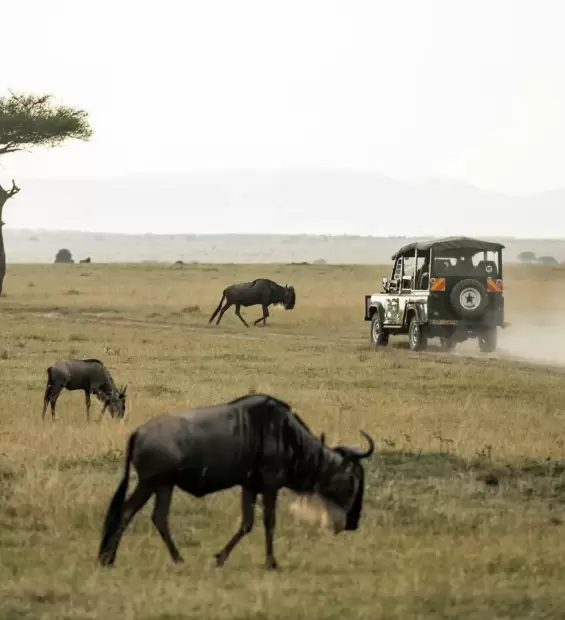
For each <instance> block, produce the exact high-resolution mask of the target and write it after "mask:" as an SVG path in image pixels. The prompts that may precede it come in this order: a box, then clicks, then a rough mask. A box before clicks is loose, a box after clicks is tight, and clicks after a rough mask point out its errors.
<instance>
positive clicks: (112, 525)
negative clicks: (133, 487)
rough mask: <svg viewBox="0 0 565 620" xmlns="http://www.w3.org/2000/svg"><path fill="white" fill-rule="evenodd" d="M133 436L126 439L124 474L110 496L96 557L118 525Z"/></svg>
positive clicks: (127, 477) (123, 499)
mask: <svg viewBox="0 0 565 620" xmlns="http://www.w3.org/2000/svg"><path fill="white" fill-rule="evenodd" d="M135 437H136V434H135V433H132V434H131V435H130V437H129V439H128V443H127V448H126V459H125V467H124V476H123V478H122V481H121V482H120V484H119V486H118V488H117V489H116V492H115V493H114V497H112V501H111V502H110V506H109V507H108V512H107V513H106V518H105V519H104V527H103V529H102V540H101V542H100V549H99V550H98V558H100V557H101V556H102V554H103V553H104V551H105V549H106V546H107V545H108V543H109V541H110V539H111V538H112V536H113V535H114V534H115V533H116V531H117V530H118V528H119V527H120V521H121V518H122V509H123V506H124V502H125V499H126V493H127V490H128V483H129V470H130V465H131V457H132V454H133V448H134V445H135Z"/></svg>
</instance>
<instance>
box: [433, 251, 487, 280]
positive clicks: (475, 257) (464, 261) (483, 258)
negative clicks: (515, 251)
mask: <svg viewBox="0 0 565 620" xmlns="http://www.w3.org/2000/svg"><path fill="white" fill-rule="evenodd" d="M498 272H499V268H498V254H497V253H496V252H486V251H483V250H481V251H480V252H471V253H466V252H463V251H461V250H452V251H450V252H442V254H441V255H440V256H436V258H435V259H434V275H437V276H448V275H453V276H466V275H468V276H473V275H477V276H478V275H487V276H496V275H498Z"/></svg>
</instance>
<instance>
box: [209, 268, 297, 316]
mask: <svg viewBox="0 0 565 620" xmlns="http://www.w3.org/2000/svg"><path fill="white" fill-rule="evenodd" d="M224 299H225V300H226V304H225V306H224V307H223V308H222V304H223V303H224ZM295 303H296V293H295V292H294V286H286V285H285V286H281V285H280V284H277V283H276V282H273V281H272V280H267V279H266V278H259V279H258V280H253V282H242V283H241V284H232V285H231V286H228V287H227V288H225V289H224V290H223V291H222V298H221V299H220V303H219V304H218V307H217V308H216V309H215V310H214V314H212V316H211V317H210V320H209V321H208V323H211V322H212V321H213V320H214V317H215V316H216V315H217V314H218V312H219V313H220V316H218V320H217V321H216V325H219V324H220V321H221V320H222V317H223V316H224V313H225V311H226V310H227V309H228V308H229V307H230V306H235V313H236V315H237V316H238V317H239V318H240V319H241V321H242V322H243V324H244V325H245V326H246V327H249V325H248V324H247V323H246V321H245V319H244V318H243V317H242V316H241V306H244V307H247V306H257V305H261V306H263V316H262V317H261V318H260V319H257V320H256V321H254V323H253V325H257V323H259V322H260V321H263V325H266V324H267V317H268V316H269V306H270V305H271V304H275V305H279V304H282V305H283V306H284V309H285V310H292V309H293V308H294V304H295ZM220 308H221V311H220Z"/></svg>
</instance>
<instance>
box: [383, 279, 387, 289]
mask: <svg viewBox="0 0 565 620" xmlns="http://www.w3.org/2000/svg"><path fill="white" fill-rule="evenodd" d="M383 288H384V290H385V291H386V290H387V288H388V278H387V277H384V278H383Z"/></svg>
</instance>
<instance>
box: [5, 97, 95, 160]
mask: <svg viewBox="0 0 565 620" xmlns="http://www.w3.org/2000/svg"><path fill="white" fill-rule="evenodd" d="M91 136H92V129H91V128H90V124H89V122H88V113H87V112H85V111H84V110H77V109H74V108H70V107H68V106H64V105H61V106H57V105H54V104H53V96H52V95H35V94H24V93H15V92H12V91H10V94H9V95H6V96H4V97H0V155H6V154H7V153H15V152H17V151H24V150H29V149H30V148H32V147H35V146H46V147H54V146H59V145H60V144H61V143H62V142H64V141H66V140H72V139H75V140H88V139H89V138H90V137H91Z"/></svg>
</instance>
